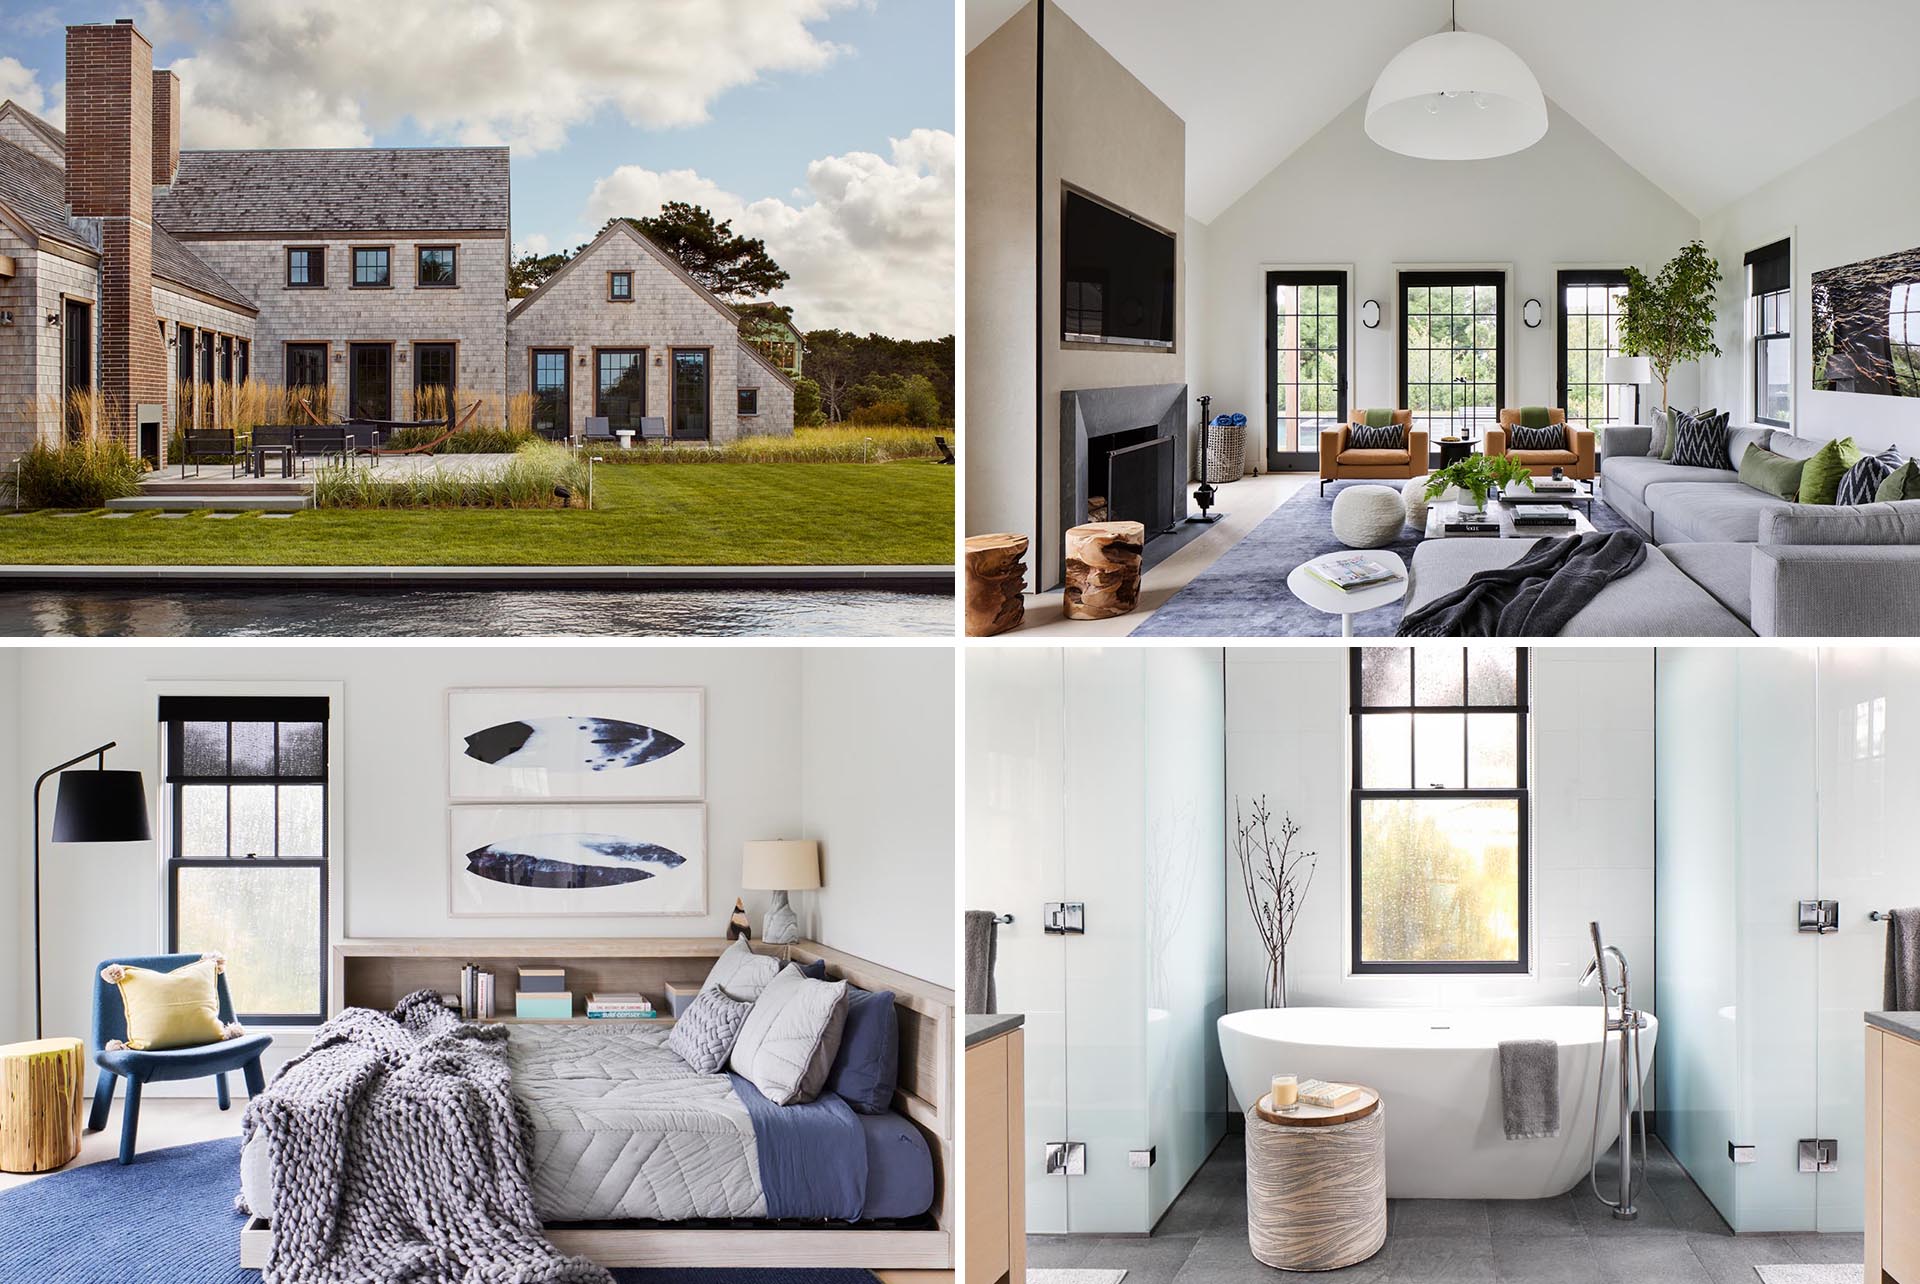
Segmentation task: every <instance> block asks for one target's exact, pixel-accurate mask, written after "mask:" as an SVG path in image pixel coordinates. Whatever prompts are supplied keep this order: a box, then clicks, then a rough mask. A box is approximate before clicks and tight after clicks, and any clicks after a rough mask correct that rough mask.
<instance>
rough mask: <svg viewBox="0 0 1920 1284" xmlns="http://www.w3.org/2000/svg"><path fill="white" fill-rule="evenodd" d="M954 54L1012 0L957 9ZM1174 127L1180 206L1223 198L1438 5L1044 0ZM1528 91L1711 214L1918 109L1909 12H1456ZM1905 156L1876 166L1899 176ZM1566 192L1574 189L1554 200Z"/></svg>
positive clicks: (1811, 3) (1764, 4)
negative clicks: (1514, 68) (1176, 122)
mask: <svg viewBox="0 0 1920 1284" xmlns="http://www.w3.org/2000/svg"><path fill="white" fill-rule="evenodd" d="M966 3H967V47H968V48H969V49H971V48H973V46H975V45H977V44H979V43H980V42H981V41H982V40H984V39H986V37H987V36H988V35H990V34H992V32H993V31H994V30H995V29H996V28H998V27H999V26H1000V24H1001V23H1003V22H1005V21H1006V20H1007V18H1009V17H1011V16H1012V15H1013V14H1014V13H1016V12H1018V11H1019V10H1020V9H1021V8H1023V7H1024V0H966ZM1058 3H1059V5H1060V7H1061V8H1062V9H1063V10H1065V11H1066V13H1067V15H1068V16H1069V17H1071V18H1072V19H1073V20H1074V21H1075V22H1076V23H1078V24H1079V25H1080V26H1081V27H1082V28H1084V29H1085V30H1086V31H1087V33H1088V34H1089V35H1091V36H1092V37H1093V38H1094V39H1095V40H1096V41H1098V42H1099V43H1100V44H1101V46H1102V47H1103V48H1105V49H1106V50H1107V52H1109V53H1111V54H1112V55H1113V56H1114V57H1115V58H1116V59H1118V60H1119V61H1120V63H1121V64H1122V65H1123V66H1125V67H1126V68H1127V69H1128V70H1129V71H1131V72H1132V73H1133V74H1134V75H1135V76H1136V77H1138V78H1139V79H1140V81H1141V83H1143V84H1144V85H1146V87H1147V88H1148V89H1150V90H1152V91H1153V92H1154V93H1155V94H1156V95H1158V96H1159V98H1160V99H1161V101H1163V102H1165V103H1166V104H1167V105H1168V106H1169V107H1171V108H1172V109H1173V110H1174V111H1175V112H1176V113H1178V114H1179V115H1180V116H1181V117H1182V118H1183V119H1184V120H1185V121H1186V122H1187V213H1188V214H1189V215H1191V216H1192V217H1194V218H1197V219H1199V220H1201V221H1202V222H1211V221H1212V220H1213V219H1214V217H1215V216H1217V215H1218V214H1219V213H1220V212H1221V211H1223V210H1225V209H1226V208H1227V207H1228V206H1229V205H1231V204H1233V202H1234V201H1236V200H1238V199H1239V198H1240V197H1241V196H1242V195H1244V194H1245V193H1246V191H1247V190H1248V189H1249V188H1251V187H1252V186H1253V185H1254V184H1255V183H1256V182H1258V181H1259V180H1260V179H1262V178H1264V177H1265V176H1266V175H1267V174H1268V173H1269V172H1271V171H1272V170H1273V168H1274V167H1275V166H1276V165H1278V164H1279V163H1280V162H1282V161H1284V160H1285V159H1286V158H1287V157H1288V156H1289V155H1291V154H1292V153H1293V151H1294V149H1295V148H1297V147H1299V146H1300V145H1301V144H1302V143H1304V142H1305V141H1306V140H1307V139H1309V138H1311V137H1313V135H1314V134H1316V133H1318V132H1319V131H1320V130H1321V129H1323V128H1325V127H1326V125H1327V124H1328V122H1330V121H1331V120H1333V118H1334V117H1335V116H1337V115H1339V114H1340V112H1342V111H1343V110H1345V109H1346V108H1347V107H1349V106H1351V105H1352V104H1353V102H1354V100H1355V99H1358V98H1361V97H1363V96H1365V94H1366V93H1367V92H1368V90H1370V89H1371V88H1372V86H1373V81H1374V77H1375V76H1377V75H1378V74H1379V72H1380V69H1381V68H1382V67H1383V66H1385V65H1386V63H1387V61H1388V59H1390V58H1392V57H1393V55H1394V54H1396V53H1398V52H1399V51H1400V50H1401V49H1402V48H1404V47H1405V46H1407V45H1409V44H1411V43H1413V42H1414V41H1415V40H1418V39H1420V38H1421V37H1423V36H1428V35H1432V34H1433V33H1434V32H1436V31H1443V30H1445V29H1446V26H1447V21H1448V7H1449V0H1188V3H1184V4H1168V3H1167V2H1166V0H1058ZM1457 3H1458V15H1459V24H1460V27H1461V29H1462V30H1466V31H1479V32H1482V33H1484V34H1486V35H1489V36H1492V37H1494V38H1495V39H1496V40H1500V41H1502V42H1504V43H1506V44H1507V45H1509V46H1511V47H1512V49H1513V50H1514V52H1516V53H1518V54H1519V55H1520V56H1521V57H1522V58H1524V59H1526V61H1527V64H1528V65H1529V66H1530V67H1532V68H1533V72H1534V75H1536V76H1537V77H1539V80H1540V86H1541V88H1542V89H1544V90H1545V91H1546V94H1547V97H1549V98H1551V99H1553V100H1554V101H1555V102H1556V103H1558V104H1559V105H1560V107H1561V108H1562V109H1564V110H1565V111H1567V112H1568V113H1570V114H1571V115H1572V116H1574V117H1575V118H1576V119H1577V120H1579V121H1580V123H1581V124H1583V125H1585V126H1586V127H1587V128H1588V129H1590V130H1592V131H1593V133H1594V134H1595V135H1596V136H1597V137H1599V139H1600V140H1601V141H1602V142H1604V143H1606V144H1607V146H1609V147H1611V148H1612V149H1613V150H1614V151H1615V152H1617V153H1618V154H1619V155H1620V156H1621V158H1622V159H1624V160H1625V161H1626V162H1627V163H1628V164H1630V165H1632V166H1633V167H1634V168H1636V169H1638V170H1639V171H1640V172H1641V173H1643V174H1645V175H1646V176H1647V178H1648V179H1650V180H1651V181H1652V182H1654V183H1655V184H1657V185H1658V186H1659V187H1660V188H1662V189H1663V190H1664V191H1666V192H1667V194H1668V195H1670V196H1672V197H1673V198H1674V199H1675V200H1676V201H1678V202H1679V203H1680V204H1681V205H1683V206H1685V207H1686V208H1687V209H1689V210H1691V211H1692V212H1693V213H1695V214H1697V215H1700V216H1702V217H1704V216H1706V215H1708V214H1711V213H1713V212H1714V211H1716V210H1718V209H1720V208H1721V207H1722V206H1724V205H1726V204H1727V203H1728V202H1730V201H1732V200H1735V199H1737V198H1739V197H1741V196H1744V195H1746V194H1747V193H1748V192H1751V191H1753V190H1754V189H1755V188H1757V187H1760V186H1762V185H1763V184H1765V183H1766V182H1768V181H1769V180H1771V179H1773V178H1776V177H1778V176H1779V175H1780V174H1783V173H1785V172H1786V171H1788V170H1790V169H1792V168H1793V167H1794V166H1796V165H1798V164H1800V163H1801V162H1802V161H1805V160H1807V159H1808V158H1809V157H1812V156H1815V155H1818V154H1819V153H1820V152H1822V151H1824V150H1825V149H1826V148H1827V147H1829V146H1831V145H1832V144H1833V143H1835V142H1837V141H1839V140H1840V139H1842V138H1845V137H1846V136H1847V135H1849V134H1852V133H1854V132H1856V131H1857V130H1859V129H1861V128H1863V127H1864V126H1866V125H1868V124H1871V123H1872V122H1873V121H1875V120H1878V119H1879V118H1880V117H1882V116H1884V115H1886V114H1887V113H1888V112H1890V111H1893V110H1894V109H1895V108H1897V107H1900V106H1902V105H1904V104H1906V103H1908V102H1911V101H1913V100H1914V99H1916V98H1920V75H1916V74H1915V66H1914V58H1915V53H1914V51H1915V50H1920V0H1817V2H1816V0H1605V2H1604V3H1602V0H1457ZM1916 157H1920V140H1915V145H1914V151H1913V152H1910V153H1909V154H1908V155H1906V156H1902V157H1889V158H1888V163H1889V164H1892V165H1912V164H1914V163H1916ZM1568 196H1569V198H1570V199H1576V200H1577V199H1578V198H1579V193H1578V192H1577V191H1576V192H1569V193H1568Z"/></svg>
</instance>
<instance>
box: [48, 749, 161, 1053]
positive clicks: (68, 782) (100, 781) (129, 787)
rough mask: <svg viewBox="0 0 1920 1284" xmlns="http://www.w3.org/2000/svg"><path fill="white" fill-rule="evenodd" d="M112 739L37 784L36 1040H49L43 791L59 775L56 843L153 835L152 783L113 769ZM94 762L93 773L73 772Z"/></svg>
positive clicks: (51, 770) (141, 839) (55, 769)
mask: <svg viewBox="0 0 1920 1284" xmlns="http://www.w3.org/2000/svg"><path fill="white" fill-rule="evenodd" d="M115 744H116V742H115V741H112V740H109V741H107V743H105V744H103V745H101V746H100V747H99V748H97V749H89V750H87V751H86V752H85V753H83V754H81V755H79V756H78V757H76V758H69V759H67V760H66V761H65V762H63V763H61V764H60V765H59V766H57V767H49V768H47V770H45V771H43V772H41V773H40V778H39V779H38V780H36V781H34V782H33V1037H34V1038H36V1039H43V1038H45V1037H46V1025H45V1021H44V1020H43V1017H42V1013H41V994H40V790H41V787H42V786H43V785H45V784H46V783H47V778H48V777H49V776H52V775H55V774H58V775H59V777H60V784H59V787H58V788H57V789H56V790H55V791H54V795H53V834H52V837H51V838H50V839H49V841H51V842H56V843H144V842H146V841H147V840H148V839H149V838H152V837H153V831H152V829H151V828H149V827H148V825H147V782H146V780H145V779H144V778H143V777H142V776H141V775H140V773H139V772H137V771H108V770H107V750H109V749H112V748H113V747H114V746H115ZM89 758H93V759H96V760H97V761H96V762H95V764H94V769H93V770H91V771H68V770H67V768H69V767H72V766H76V765H78V764H79V763H83V762H85V761H86V760H87V759H89Z"/></svg>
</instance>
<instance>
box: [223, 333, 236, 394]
mask: <svg viewBox="0 0 1920 1284" xmlns="http://www.w3.org/2000/svg"><path fill="white" fill-rule="evenodd" d="M220 382H221V383H232V382H233V336H232V335H230V334H223V335H221V336H220Z"/></svg>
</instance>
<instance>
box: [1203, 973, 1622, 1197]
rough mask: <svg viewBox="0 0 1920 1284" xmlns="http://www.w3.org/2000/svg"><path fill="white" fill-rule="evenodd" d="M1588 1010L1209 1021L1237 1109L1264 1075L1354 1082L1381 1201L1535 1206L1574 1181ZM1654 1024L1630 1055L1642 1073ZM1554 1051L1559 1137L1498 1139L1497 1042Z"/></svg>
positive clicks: (1612, 1059) (1582, 1158) (1588, 1062)
mask: <svg viewBox="0 0 1920 1284" xmlns="http://www.w3.org/2000/svg"><path fill="white" fill-rule="evenodd" d="M1600 1024H1601V1016H1600V1005H1599V1003H1598V1001H1596V1002H1595V1003H1593V1004H1592V1005H1591V1006H1588V1007H1503V1008H1256V1009H1252V1010H1250V1011H1246V1012H1231V1013H1228V1014H1227V1015H1226V1016H1223V1017H1221V1018H1220V1023H1219V1025H1220V1055H1221V1057H1222V1059H1223V1060H1225V1062H1226V1065H1227V1079H1228V1081H1229V1082H1230V1083H1231V1084H1232V1085H1233V1095H1234V1097H1235V1098H1236V1099H1237V1100H1238V1101H1239V1103H1240V1107H1241V1109H1243V1110H1244V1109H1247V1108H1248V1107H1249V1106H1250V1105H1251V1103H1253V1102H1255V1101H1257V1100H1259V1099H1260V1097H1262V1096H1263V1095H1265V1094H1266V1091H1267V1089H1268V1087H1269V1086H1270V1081H1271V1079H1272V1077H1273V1076H1274V1075H1276V1074H1288V1073H1292V1074H1297V1075H1299V1076H1300V1077H1301V1078H1303V1079H1305V1078H1308V1077H1312V1078H1315V1079H1333V1080H1338V1081H1342V1082H1346V1083H1363V1084H1366V1085H1367V1086H1368V1087H1370V1088H1375V1089H1377V1090H1378V1091H1379V1093H1380V1096H1381V1099H1382V1100H1383V1101H1384V1102H1385V1103H1386V1109H1387V1194H1388V1195H1389V1196H1390V1197H1392V1198H1395V1199H1540V1198H1545V1197H1547V1196H1550V1195H1558V1194H1561V1193H1562V1192H1564V1191H1566V1190H1569V1189H1570V1188H1572V1187H1573V1186H1574V1185H1576V1184H1577V1183H1579V1182H1582V1181H1585V1180H1586V1176H1587V1160H1588V1149H1589V1146H1590V1144H1591V1140H1592V1134H1593V1096H1594V1091H1595V1087H1596V1083H1595V1081H1596V1077H1597V1071H1598V1070H1599V1066H1600V1053H1601V1046H1600V1041H1601V1028H1600ZM1657 1032H1658V1025H1657V1023H1656V1022H1655V1021H1654V1019H1653V1017H1652V1016H1651V1015H1649V1016H1648V1017H1647V1028H1646V1029H1645V1030H1643V1031H1641V1034H1640V1041H1641V1048H1640V1059H1641V1063H1642V1065H1643V1066H1644V1068H1645V1069H1646V1071H1647V1073H1648V1074H1649V1075H1651V1074H1652V1072H1653V1046H1654V1038H1655V1035H1656V1034H1657ZM1547 1038H1551V1039H1554V1040H1556V1041H1557V1042H1558V1043H1559V1044H1560V1135H1559V1136H1558V1137H1551V1138H1546V1139H1542V1140H1536V1141H1508V1140H1507V1136H1506V1132H1505V1130H1504V1129H1503V1128H1502V1127H1501V1114H1500V1054H1499V1045H1500V1043H1501V1042H1502V1041H1503V1040H1507V1039H1547ZM1607 1048H1608V1058H1607V1059H1608V1062H1609V1065H1608V1070H1607V1078H1606V1090H1607V1097H1606V1104H1605V1106H1604V1107H1603V1108H1602V1110H1601V1117H1600V1146H1601V1149H1602V1151H1604V1150H1605V1149H1606V1147H1608V1146H1609V1145H1611V1144H1612V1143H1613V1141H1614V1139H1615V1137H1616V1136H1617V1135H1618V1133H1619V1131H1620V1107H1619V1096H1618V1092H1619V1089H1618V1086H1617V1085H1618V1081H1617V1080H1616V1079H1615V1077H1614V1071H1615V1070H1616V1069H1617V1068H1618V1065H1619V1060H1618V1058H1619V1055H1620V1050H1619V1041H1618V1036H1614V1037H1612V1038H1610V1039H1608V1041H1607Z"/></svg>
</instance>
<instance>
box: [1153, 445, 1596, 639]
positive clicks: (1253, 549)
mask: <svg viewBox="0 0 1920 1284" xmlns="http://www.w3.org/2000/svg"><path fill="white" fill-rule="evenodd" d="M1384 484H1385V483H1383V482H1335V483H1333V484H1331V485H1329V486H1328V487H1327V493H1326V495H1325V496H1322V495H1321V494H1320V484H1319V482H1317V481H1309V482H1308V483H1307V484H1306V485H1305V486H1304V487H1302V488H1301V489H1300V490H1298V491H1296V492H1295V493H1294V494H1293V496H1292V497H1291V498H1289V499H1288V500H1287V501H1286V502H1285V503H1283V504H1281V505H1280V507H1278V508H1276V509H1274V510H1273V513H1272V515H1271V516H1269V517H1268V518H1267V519H1266V520H1265V521H1263V522H1261V523H1260V524H1259V525H1258V526H1256V527H1254V528H1253V529H1252V530H1251V531H1248V532H1247V535H1246V538H1244V539H1242V540H1241V541H1240V542H1239V543H1238V544H1235V545H1234V546H1233V547H1232V548H1230V549H1228V550H1227V551H1226V552H1225V553H1222V554H1221V555H1220V558H1219V560H1218V561H1216V562H1215V563H1214V564H1213V565H1212V566H1209V567H1208V568H1207V569H1206V570H1204V571H1202V572H1200V574H1198V575H1196V576H1194V577H1193V579H1192V580H1191V581H1189V582H1188V584H1187V586H1186V587H1185V588H1183V589H1181V590H1180V591H1179V592H1178V593H1175V594H1174V595H1173V596H1172V597H1170V598H1168V599H1167V602H1166V605H1164V606H1162V607H1161V608H1160V609H1159V610H1157V611H1155V612H1154V613H1153V614H1152V615H1150V616H1148V617H1147V618H1146V619H1145V620H1143V621H1141V623H1140V626H1139V627H1138V628H1136V629H1134V631H1133V636H1134V637H1137V638H1231V637H1281V638H1311V637H1339V636H1340V617H1339V616H1337V615H1329V614H1327V613H1326V612H1324V611H1316V610H1315V609H1314V608H1313V607H1311V606H1308V605H1307V604H1306V603H1305V602H1302V601H1301V600H1300V599H1299V598H1297V597H1295V596H1294V595H1293V590H1292V589H1290V588H1288V587H1287V573H1288V572H1290V571H1291V570H1293V568H1294V567H1296V566H1298V565H1300V563H1302V562H1306V561H1311V560H1312V559H1313V558H1316V557H1319V556H1320V555H1321V554H1322V553H1338V552H1342V551H1344V550H1345V548H1346V545H1344V544H1342V543H1341V542H1340V541H1339V540H1337V539H1335V538H1334V537H1333V497H1334V496H1335V495H1337V494H1339V493H1340V489H1341V487H1343V486H1361V485H1373V486H1379V485H1384ZM1592 520H1593V526H1594V529H1595V530H1600V531H1615V530H1626V529H1628V527H1627V524H1626V522H1624V521H1623V520H1621V519H1620V518H1619V517H1618V516H1616V515H1615V514H1614V512H1613V510H1612V509H1610V508H1608V507H1607V506H1606V504H1605V503H1604V502H1601V501H1596V502H1595V503H1594V505H1593V518H1592ZM1423 538H1424V537H1423V536H1422V535H1420V534H1419V533H1418V532H1416V531H1415V530H1414V529H1413V528H1412V527H1410V526H1402V527H1401V528H1400V534H1399V535H1397V536H1396V537H1395V538H1394V541H1393V543H1391V544H1389V545H1387V548H1388V550H1390V551H1392V552H1395V553H1398V554H1399V555H1400V557H1401V559H1402V560H1404V561H1405V562H1406V563H1407V564H1408V565H1409V566H1411V565H1412V564H1413V550H1414V549H1416V548H1418V547H1419V546H1420V542H1421V540H1422V539H1423ZM1400 614H1401V612H1400V604H1399V603H1398V602H1396V603H1394V604H1393V605H1391V606H1383V607H1380V608H1379V609H1377V610H1373V611H1362V612H1361V613H1360V614H1358V615H1356V616H1354V617H1353V631H1354V632H1355V633H1356V634H1358V635H1359V636H1361V637H1391V636H1392V635H1393V631H1394V630H1395V629H1397V628H1399V627H1400Z"/></svg>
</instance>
